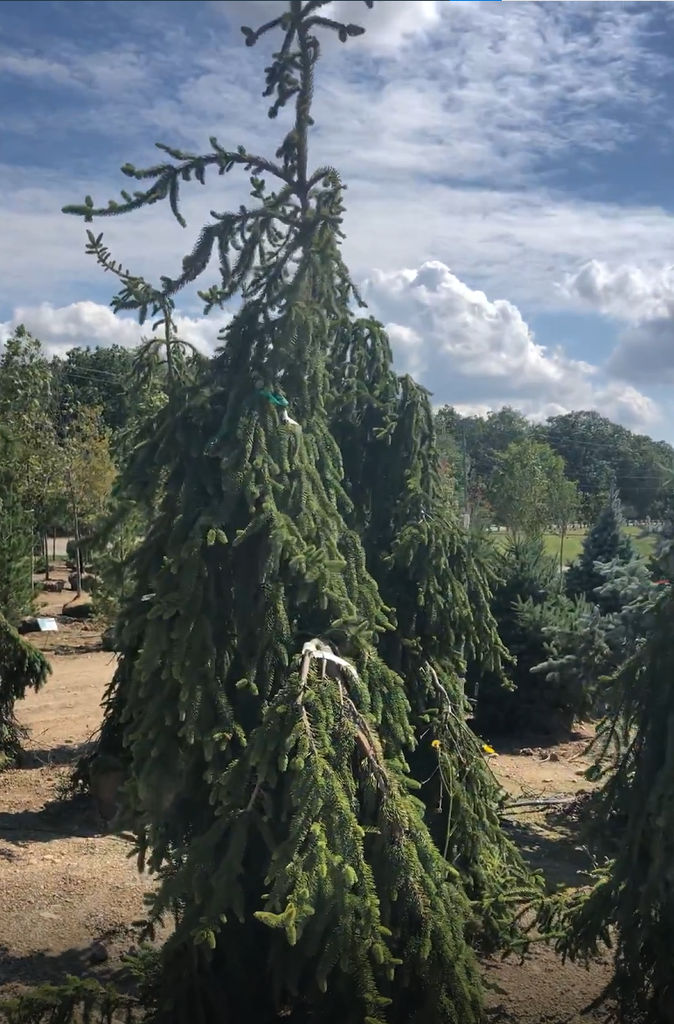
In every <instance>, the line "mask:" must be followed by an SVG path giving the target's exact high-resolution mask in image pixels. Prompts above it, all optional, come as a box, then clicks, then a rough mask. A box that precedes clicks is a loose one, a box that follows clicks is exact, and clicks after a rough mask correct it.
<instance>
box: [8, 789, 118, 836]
mask: <svg viewBox="0 0 674 1024" xmlns="http://www.w3.org/2000/svg"><path fill="white" fill-rule="evenodd" d="M108 834H110V829H109V828H108V827H107V826H106V825H105V823H104V822H102V821H101V820H100V819H99V818H98V816H97V815H96V813H95V811H94V809H93V805H92V800H91V797H89V796H88V795H87V794H84V793H81V794H76V795H74V796H71V797H69V798H68V799H65V800H53V801H50V802H49V803H48V804H45V805H44V807H41V808H40V809H39V810H23V811H0V839H2V840H3V841H4V842H5V843H8V844H10V845H12V846H23V845H25V844H27V843H50V842H52V841H53V840H55V839H61V838H64V837H66V838H76V839H79V838H81V839H93V838H96V837H97V836H102V835H108Z"/></svg>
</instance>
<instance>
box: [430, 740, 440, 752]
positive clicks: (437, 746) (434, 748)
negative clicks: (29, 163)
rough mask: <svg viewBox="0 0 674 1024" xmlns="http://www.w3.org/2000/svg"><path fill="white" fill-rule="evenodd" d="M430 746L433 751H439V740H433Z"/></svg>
mask: <svg viewBox="0 0 674 1024" xmlns="http://www.w3.org/2000/svg"><path fill="white" fill-rule="evenodd" d="M431 746H432V747H433V750H439V749H440V740H433V742H432V743H431Z"/></svg>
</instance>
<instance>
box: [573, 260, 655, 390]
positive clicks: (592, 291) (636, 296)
mask: <svg viewBox="0 0 674 1024" xmlns="http://www.w3.org/2000/svg"><path fill="white" fill-rule="evenodd" d="M563 291H564V292H565V294H566V295H567V296H569V297H570V298H572V299H578V300H580V301H581V302H582V303H583V304H584V305H586V306H588V307H589V308H591V309H595V310H597V311H599V312H601V313H604V314H606V315H607V316H610V317H613V318H614V319H616V320H618V321H622V322H623V323H624V325H625V327H624V330H623V331H622V333H621V334H620V336H619V339H618V344H617V346H616V348H615V349H614V351H613V352H612V353H611V356H610V358H609V360H608V364H607V370H608V372H609V373H610V374H611V375H613V376H614V377H616V378H619V379H622V380H629V381H631V382H633V383H636V384H642V385H647V384H651V385H652V384H656V385H657V384H664V385H671V384H674V267H672V266H664V267H662V266H660V267H647V268H642V267H639V266H635V265H630V264H620V265H618V266H611V265H609V264H606V263H603V262H601V261H599V260H592V261H591V262H589V263H586V264H585V265H584V266H582V267H581V268H580V270H578V271H577V272H576V273H575V274H572V275H569V276H568V277H567V278H566V281H565V282H564V285H563Z"/></svg>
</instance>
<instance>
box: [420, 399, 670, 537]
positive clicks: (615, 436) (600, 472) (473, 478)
mask: <svg viewBox="0 0 674 1024" xmlns="http://www.w3.org/2000/svg"><path fill="white" fill-rule="evenodd" d="M436 429H437V432H438V442H439V446H440V449H441V451H442V454H443V456H444V459H445V462H446V464H447V465H448V466H451V467H452V471H453V473H454V474H455V475H456V478H457V488H458V490H459V492H460V498H461V501H462V502H463V503H464V504H465V505H466V506H467V508H468V509H470V510H471V511H472V512H476V511H478V510H480V509H481V510H487V511H488V512H493V514H494V517H495V521H496V522H500V523H501V525H507V522H505V521H503V509H502V508H501V507H500V506H499V502H498V494H499V490H500V484H501V481H502V478H503V458H504V456H505V455H506V453H507V452H508V450H509V449H510V454H511V458H510V463H511V464H512V463H513V462H514V461H515V457H516V456H517V457H519V458H520V460H521V458H522V457H523V456H525V457H526V461H527V463H528V464H529V465H531V463H532V462H533V463H536V462H538V463H540V461H541V459H543V460H544V461H547V464H548V466H549V468H550V471H551V473H552V475H553V476H555V474H556V473H557V472H558V468H556V466H555V463H554V461H553V458H552V457H553V456H558V457H559V458H561V459H562V460H563V465H562V471H563V475H564V476H565V477H566V479H567V480H570V481H572V482H573V483H575V484H576V486H577V488H578V516H579V517H580V519H581V520H582V522H584V523H592V522H594V520H595V519H596V518H597V516H598V514H599V512H600V511H601V509H602V508H603V507H604V505H605V504H606V499H607V496H608V494H609V493H610V491H611V490H612V489H617V490H619V491H620V496H621V499H622V504H623V513H624V515H625V518H627V519H640V520H641V519H646V518H647V517H648V516H650V517H651V519H660V518H662V517H663V516H665V515H666V514H667V512H668V500H669V499H668V491H669V487H668V483H669V479H670V477H671V474H672V471H673V470H674V448H673V447H672V446H671V445H670V444H667V442H665V441H654V440H653V439H652V438H650V437H647V436H645V435H642V434H635V433H633V432H632V431H631V430H628V429H627V428H626V427H622V426H620V425H619V424H617V423H612V422H611V421H610V420H609V419H607V418H606V417H605V416H601V415H600V414H599V413H597V412H588V411H578V412H570V413H566V414H565V415H563V416H552V417H550V418H549V419H548V420H546V422H545V423H542V424H533V423H531V422H530V421H529V420H527V419H526V417H525V416H523V415H522V414H521V413H519V412H517V411H516V410H515V409H511V408H509V407H507V406H506V407H504V408H503V409H500V410H499V411H498V412H490V413H488V414H487V416H485V417H482V416H461V414H460V413H458V412H457V411H456V409H454V408H452V407H451V406H444V407H443V408H442V409H440V410H439V411H438V412H437V414H436ZM534 443H535V444H536V445H538V446H545V449H547V451H546V450H545V449H544V448H542V447H538V448H535V447H532V446H533V445H534ZM513 445H520V446H524V447H520V448H519V449H515V448H512V447H511V446H513ZM557 465H559V464H557ZM523 472H524V470H523ZM529 476H531V474H529ZM495 499H496V500H495ZM553 525H554V521H553V522H551V523H550V526H553Z"/></svg>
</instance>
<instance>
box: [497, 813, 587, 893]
mask: <svg viewBox="0 0 674 1024" xmlns="http://www.w3.org/2000/svg"><path fill="white" fill-rule="evenodd" d="M503 828H504V831H505V832H506V833H507V834H508V836H509V837H510V838H511V839H512V841H513V842H514V843H515V845H516V846H517V847H518V849H519V850H520V852H521V853H522V855H523V857H524V858H525V860H526V861H527V863H528V864H529V865H530V866H531V867H532V868H533V869H534V870H535V871H540V872H541V873H542V874H543V877H544V878H545V881H546V885H547V888H548V891H549V892H552V891H554V890H556V889H559V888H562V887H571V886H576V887H577V886H582V885H586V884H587V881H588V880H587V873H588V872H590V871H591V870H592V868H593V867H594V866H595V861H594V859H593V856H592V853H591V851H590V849H589V847H588V840H587V827H586V823H585V821H584V820H583V818H582V816H578V815H575V814H574V815H571V814H566V813H564V812H563V811H560V810H558V809H555V810H552V811H549V812H548V813H546V814H540V815H537V816H536V820H534V821H532V820H530V819H525V820H520V818H519V816H518V817H517V819H515V815H512V816H508V817H507V818H504V820H503Z"/></svg>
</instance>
